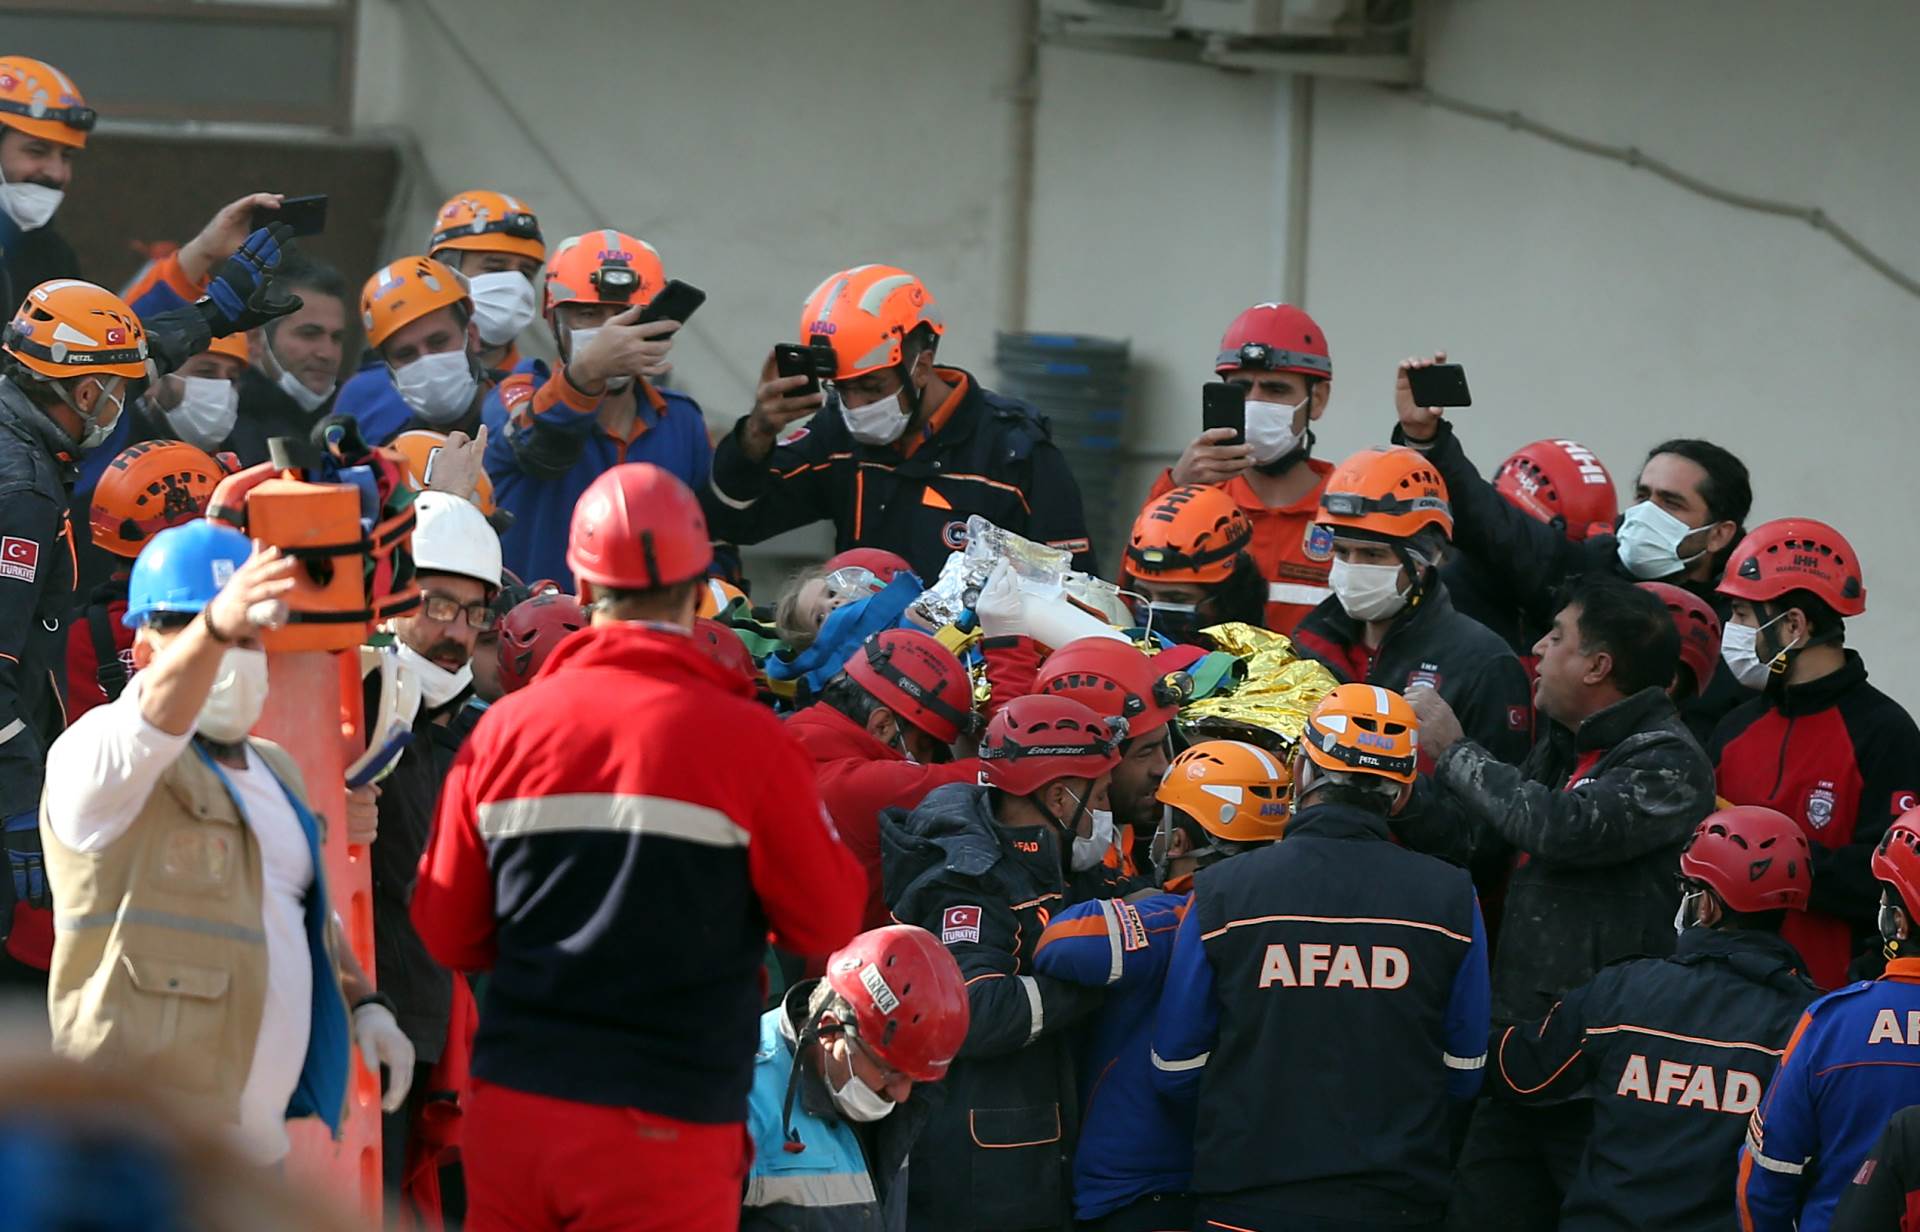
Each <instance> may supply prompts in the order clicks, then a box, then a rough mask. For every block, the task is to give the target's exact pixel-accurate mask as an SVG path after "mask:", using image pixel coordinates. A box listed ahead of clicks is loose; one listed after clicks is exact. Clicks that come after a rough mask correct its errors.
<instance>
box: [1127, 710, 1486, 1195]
mask: <svg viewBox="0 0 1920 1232" xmlns="http://www.w3.org/2000/svg"><path fill="white" fill-rule="evenodd" d="M1419 752H1420V732H1419V722H1418V720H1417V718H1416V717H1415V715H1414V713H1413V709H1412V707H1410V706H1409V705H1408V704H1407V702H1406V699H1405V698H1403V697H1401V696H1400V695H1399V694H1397V693H1392V692H1389V691H1388V690H1386V689H1382V688H1380V687H1378V686H1376V685H1363V684H1345V685H1340V686H1339V687H1337V688H1335V689H1334V690H1333V691H1332V692H1330V693H1328V694H1327V695H1326V697H1325V698H1323V699H1322V700H1321V702H1320V704H1319V705H1318V706H1316V707H1315V708H1314V711H1313V714H1312V715H1311V716H1310V717H1309V718H1308V721H1307V726H1306V729H1305V730H1304V731H1303V732H1302V733H1301V737H1300V745H1299V750H1298V752H1296V753H1295V755H1294V762H1293V784H1294V812H1293V818H1292V820H1291V821H1290V822H1289V823H1288V825H1287V834H1286V838H1285V839H1283V840H1282V841H1280V842H1279V843H1276V844H1274V845H1273V846H1271V847H1268V848H1266V849H1264V850H1260V851H1254V852H1250V853H1248V854H1246V855H1243V856H1240V857H1238V858H1236V859H1233V860H1229V861H1227V862H1226V863H1224V864H1221V865H1219V866H1217V867H1214V868H1208V869H1202V870H1200V872H1199V874H1198V875H1197V876H1196V877H1195V878H1194V902H1193V907H1192V909H1191V910H1189V911H1188V912H1187V915H1186V918H1185V920H1183V921H1182V922H1181V925H1180V931H1179V933H1178V934H1177V935H1176V937H1175V939H1174V947H1173V958H1172V964H1171V966H1170V968H1169V969H1168V972H1167V982H1166V990H1165V992H1164V994H1163V996H1162V999H1161V1003H1160V1014H1159V1018H1158V1020H1157V1022H1156V1024H1155V1027H1154V1033H1153V1065H1154V1072H1155V1074H1156V1076H1157V1077H1158V1078H1159V1080H1160V1085H1161V1090H1162V1091H1163V1092H1164V1093H1166V1094H1168V1095H1170V1096H1173V1097H1176V1098H1189V1099H1191V1098H1193V1097H1194V1093H1195V1092H1196V1091H1197V1093H1198V1101H1199V1105H1198V1111H1199V1119H1198V1130H1197V1132H1196V1134H1195V1141H1194V1164H1193V1188H1194V1192H1195V1194H1196V1195H1197V1211H1196V1220H1197V1221H1196V1223H1195V1224H1194V1226H1195V1228H1196V1229H1229V1230H1233V1232H1371V1230H1373V1229H1387V1228H1397V1229H1421V1228H1435V1229H1437V1228H1438V1227H1439V1226H1440V1220H1441V1218H1442V1216H1443V1215H1444V1214H1445V1211H1446V1205H1447V1190H1448V1187H1449V1184H1450V1182H1449V1177H1448V1147H1449V1142H1450V1139H1451V1133H1450V1123H1451V1122H1453V1121H1454V1119H1455V1112H1456V1110H1457V1109H1459V1108H1461V1107H1462V1106H1464V1103H1465V1101H1467V1100H1469V1099H1471V1098H1472V1097H1473V1094H1474V1092H1476V1091H1478V1090H1479V1089H1480V1078H1481V1069H1482V1066H1483V1065H1484V1064H1485V1062H1486V1045H1487V1023H1488V1019H1487V999H1488V983H1487V948H1486V933H1485V929H1484V928H1483V926H1482V923H1481V919H1480V905H1479V903H1478V902H1477V901H1476V899H1475V898H1474V893H1473V884H1472V882H1471V881H1470V880H1469V879H1468V877H1467V874H1466V872H1465V870H1463V869H1459V868H1455V867H1453V866H1452V865H1448V864H1443V863H1441V862H1440V861H1439V860H1436V859H1434V858H1433V857H1431V856H1425V855H1421V854H1419V853H1417V852H1414V851H1410V850H1408V849H1406V848H1404V847H1399V846H1396V845H1395V844H1394V843H1393V842H1391V841H1390V832H1389V830H1388V826H1387V818H1388V816H1389V815H1390V814H1391V813H1394V812H1397V811H1399V810H1400V809H1401V808H1402V807H1404V806H1405V804H1406V802H1407V799H1408V797H1409V796H1410V795H1411V793H1412V791H1413V781H1414V776H1415V769H1414V767H1415V763H1416V761H1417V760H1418V757H1419ZM1340 1057H1346V1058H1354V1059H1361V1058H1363V1059H1364V1060H1362V1061H1360V1063H1359V1064H1358V1065H1354V1064H1341V1063H1338V1058H1340Z"/></svg>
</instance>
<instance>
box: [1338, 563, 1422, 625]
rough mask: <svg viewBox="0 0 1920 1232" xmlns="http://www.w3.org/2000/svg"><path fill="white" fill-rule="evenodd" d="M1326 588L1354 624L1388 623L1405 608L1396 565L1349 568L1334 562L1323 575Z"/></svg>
mask: <svg viewBox="0 0 1920 1232" xmlns="http://www.w3.org/2000/svg"><path fill="white" fill-rule="evenodd" d="M1327 585H1328V586H1330V587H1332V588H1333V593H1334V594H1336V595H1338V596H1339V597H1340V606H1341V607H1342V608H1344V609H1346V613H1347V615H1349V616H1351V617H1353V618H1354V619H1355V620H1388V619H1390V618H1392V617H1394V616H1396V615H1398V614H1399V612H1400V610H1401V609H1402V608H1404V607H1406V606H1407V597H1406V596H1405V595H1403V594H1401V593H1400V566H1399V565H1352V564H1348V563H1347V562H1346V561H1344V560H1336V561H1334V562H1333V568H1332V569H1331V570H1329V571H1328V573H1327Z"/></svg>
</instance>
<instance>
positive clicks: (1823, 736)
mask: <svg viewBox="0 0 1920 1232" xmlns="http://www.w3.org/2000/svg"><path fill="white" fill-rule="evenodd" d="M1707 751H1708V752H1709V753H1711V754H1712V755H1713V774H1714V788H1715V790H1717V791H1718V792H1719V793H1720V794H1721V795H1722V796H1724V797H1725V798H1726V799H1728V800H1730V801H1732V802H1733V803H1734V804H1762V805H1765V806H1766V807H1768V808H1771V809H1778V810H1779V811H1780V812H1782V813H1785V814H1786V815H1787V816H1789V817H1791V818H1793V819H1794V821H1796V822H1797V823H1799V826H1800V829H1801V830H1803V831H1805V832H1806V836H1807V842H1809V843H1810V844H1812V846H1813V901H1812V903H1811V907H1812V910H1810V911H1806V912H1796V913H1795V914H1794V915H1791V916H1789V917H1788V918H1787V928H1786V933H1785V935H1786V938H1787V940H1789V941H1791V942H1793V944H1794V945H1795V946H1796V947H1797V948H1798V949H1799V950H1800V953H1801V954H1803V955H1805V957H1806V960H1807V973H1808V974H1809V975H1811V976H1812V977H1813V982H1814V983H1816V984H1818V985H1820V986H1821V987H1822V988H1838V987H1839V986H1840V985H1841V984H1842V983H1844V982H1845V981H1846V978H1847V965H1848V963H1849V961H1850V960H1851V959H1852V958H1853V956H1854V955H1855V954H1857V953H1860V952H1863V951H1864V950H1866V949H1867V948H1868V947H1869V946H1872V945H1877V944H1878V936H1877V933H1876V932H1875V929H1874V913H1875V911H1876V910H1877V908H1878V907H1879V904H1880V885H1879V883H1878V882H1876V881H1875V880H1874V879H1873V871H1872V869H1871V867H1870V863H1871V861H1872V859H1873V849H1874V847H1875V846H1877V845H1878V844H1879V842H1880V837H1881V836H1882V835H1883V834H1885V833H1886V832H1887V827H1888V826H1890V825H1892V824H1893V823H1894V821H1895V820H1896V819H1897V818H1898V817H1899V816H1900V814H1902V813H1904V812H1906V811H1907V810H1908V809H1910V808H1913V807H1915V806H1916V805H1920V727H1916V726H1915V725H1914V722H1913V719H1912V718H1911V717H1910V716H1909V715H1908V714H1907V712H1906V711H1905V710H1904V709H1902V708H1901V706H1900V703H1898V702H1896V701H1894V700H1893V699H1892V698H1890V697H1888V696H1887V695H1886V694H1885V693H1882V692H1881V691H1880V690H1878V689H1876V688H1874V687H1873V686H1872V685H1870V684H1868V683H1867V667H1866V664H1865V663H1863V662H1861V660H1860V656H1859V655H1857V654H1855V653H1854V652H1853V651H1848V652H1847V662H1846V666H1845V667H1842V668H1841V669H1840V670H1839V671H1837V672H1834V673H1833V674H1832V675H1830V676H1823V677H1821V678H1820V679H1818V680H1811V681H1808V682H1807V683H1806V684H1800V685H1789V684H1786V683H1785V682H1783V681H1779V680H1775V681H1774V682H1772V683H1771V684H1769V685H1768V686H1767V689H1766V692H1765V693H1763V694H1762V695H1761V696H1759V697H1756V698H1754V699H1753V700H1752V701H1749V702H1747V703H1746V704H1744V705H1742V706H1740V707H1739V708H1737V709H1735V710H1734V711H1733V712H1732V713H1730V714H1728V715H1727V717H1726V718H1724V719H1722V720H1720V726H1719V727H1718V728H1717V729H1716V730H1715V731H1714V734H1713V743H1712V746H1711V747H1710V748H1709V749H1708V750H1707Z"/></svg>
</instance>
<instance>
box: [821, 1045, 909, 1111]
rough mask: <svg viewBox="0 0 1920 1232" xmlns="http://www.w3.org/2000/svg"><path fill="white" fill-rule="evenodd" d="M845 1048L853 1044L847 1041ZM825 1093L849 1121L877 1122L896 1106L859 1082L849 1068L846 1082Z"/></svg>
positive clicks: (828, 1089) (858, 1077) (830, 1088)
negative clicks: (831, 1097)
mask: <svg viewBox="0 0 1920 1232" xmlns="http://www.w3.org/2000/svg"><path fill="white" fill-rule="evenodd" d="M847 1047H848V1048H852V1047H854V1045H853V1042H852V1041H848V1043H847ZM827 1093H828V1094H829V1095H831V1096H833V1106H834V1107H835V1108H836V1109H837V1110H839V1113H840V1115H841V1116H843V1117H845V1118H847V1120H849V1121H860V1122H863V1123H864V1122H869V1121H878V1120H880V1119H881V1118H883V1117H885V1116H886V1115H887V1114H888V1113H890V1112H892V1111H893V1110H894V1108H896V1107H897V1106H898V1105H896V1104H895V1103H894V1102H893V1101H892V1100H890V1099H888V1098H887V1097H886V1096H884V1095H882V1094H880V1093H879V1092H878V1091H876V1090H874V1089H873V1088H872V1087H870V1086H868V1085H867V1084H866V1083H864V1082H862V1081H860V1075H858V1074H856V1073H854V1072H853V1070H852V1067H851V1066H849V1067H848V1070H847V1080H846V1081H845V1082H843V1083H841V1084H840V1085H839V1086H837V1087H828V1088H827Z"/></svg>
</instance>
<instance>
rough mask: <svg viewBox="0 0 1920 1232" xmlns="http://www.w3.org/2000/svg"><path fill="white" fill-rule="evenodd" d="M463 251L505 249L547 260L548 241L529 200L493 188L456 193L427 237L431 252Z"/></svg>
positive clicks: (534, 258) (536, 259)
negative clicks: (542, 235) (529, 204)
mask: <svg viewBox="0 0 1920 1232" xmlns="http://www.w3.org/2000/svg"><path fill="white" fill-rule="evenodd" d="M447 248H453V249H457V250H459V251H461V252H504V253H509V254H511V255H513V256H516V257H531V258H532V259H533V260H535V261H539V262H541V263H542V264H545V263H546V260H547V243H546V241H545V240H543V239H541V238H540V220H539V219H538V218H535V217H534V216H533V210H532V208H531V207H529V206H528V205H527V203H526V202H524V201H521V200H520V199H519V198H517V197H509V196H508V195H507V194H505V193H498V192H494V191H493V190H492V189H490V188H469V189H468V190H467V191H465V192H462V193H455V194H454V195H453V196H452V197H451V198H449V199H448V201H447V203H446V204H445V205H443V206H441V207H440V212H439V213H438V214H435V215H434V216H433V234H431V235H429V236H427V255H428V256H430V257H437V256H439V255H440V253H441V250H442V249H447Z"/></svg>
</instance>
